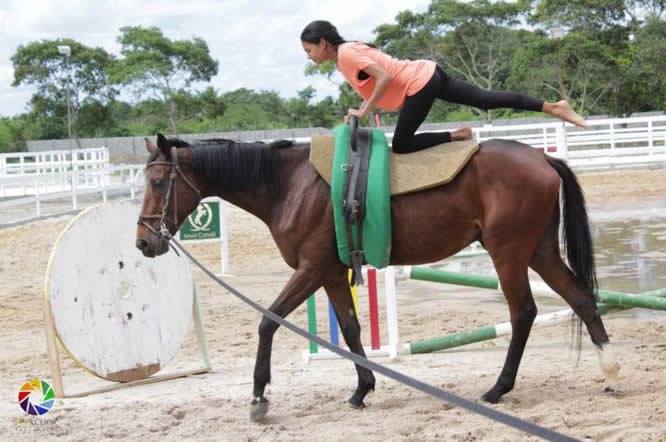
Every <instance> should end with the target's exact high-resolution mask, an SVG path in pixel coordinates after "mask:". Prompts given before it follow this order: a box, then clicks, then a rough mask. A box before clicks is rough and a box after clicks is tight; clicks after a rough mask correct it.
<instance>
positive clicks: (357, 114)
mask: <svg viewBox="0 0 666 442" xmlns="http://www.w3.org/2000/svg"><path fill="white" fill-rule="evenodd" d="M366 115H367V113H366V112H363V111H361V110H360V109H354V108H353V107H350V108H349V110H348V111H347V115H345V124H349V117H356V119H357V120H360V119H361V118H363V117H365V116H366Z"/></svg>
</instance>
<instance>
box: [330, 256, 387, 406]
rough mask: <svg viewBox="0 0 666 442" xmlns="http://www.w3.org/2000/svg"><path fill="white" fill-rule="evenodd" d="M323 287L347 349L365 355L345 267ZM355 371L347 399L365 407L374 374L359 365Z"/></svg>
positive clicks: (372, 385) (373, 386) (373, 383)
mask: <svg viewBox="0 0 666 442" xmlns="http://www.w3.org/2000/svg"><path fill="white" fill-rule="evenodd" d="M324 288H325V289H326V294H327V295H328V299H329V300H330V301H331V304H333V308H334V309H335V315H336V316H337V317H338V323H339V324H340V330H341V331H342V336H343V337H344V338H345V342H346V343H347V346H349V350H351V352H352V353H356V354H357V355H360V356H363V357H365V350H363V344H362V343H361V325H360V324H359V322H358V317H357V316H356V311H355V310H354V300H353V298H352V294H351V289H350V288H349V282H347V269H346V268H345V269H343V270H342V272H340V274H339V275H338V277H336V278H335V279H333V280H327V281H325V282H324ZM356 373H357V374H358V387H357V388H356V392H354V395H353V396H352V397H351V398H350V399H349V403H350V404H352V406H353V407H354V408H365V403H363V399H364V398H365V395H367V394H368V392H369V391H370V390H374V389H375V376H374V375H373V374H372V371H371V370H368V369H367V368H363V367H361V366H360V365H356Z"/></svg>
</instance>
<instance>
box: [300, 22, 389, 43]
mask: <svg viewBox="0 0 666 442" xmlns="http://www.w3.org/2000/svg"><path fill="white" fill-rule="evenodd" d="M322 38H323V39H324V40H326V41H327V42H329V43H330V44H331V45H333V46H334V47H336V48H337V47H338V46H340V45H341V44H342V43H345V42H346V40H345V39H344V38H342V36H340V34H339V33H338V30H337V29H336V28H335V26H333V24H332V23H331V22H329V21H326V20H315V21H313V22H312V23H310V24H309V25H307V26H306V27H305V29H303V32H301V41H306V42H308V43H312V44H315V45H316V44H319V41H320V40H321V39H322ZM365 44H367V45H368V46H370V47H373V48H376V47H377V46H375V45H373V44H372V43H365Z"/></svg>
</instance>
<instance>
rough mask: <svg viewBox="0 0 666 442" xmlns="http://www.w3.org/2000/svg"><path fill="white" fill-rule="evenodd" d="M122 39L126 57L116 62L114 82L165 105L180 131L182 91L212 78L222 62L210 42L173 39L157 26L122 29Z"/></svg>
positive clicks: (120, 38) (166, 110)
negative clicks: (210, 50) (179, 99)
mask: <svg viewBox="0 0 666 442" xmlns="http://www.w3.org/2000/svg"><path fill="white" fill-rule="evenodd" d="M118 42H119V43H120V44H121V51H120V52H121V54H122V55H123V58H122V59H120V60H118V62H116V63H115V64H114V67H113V69H112V70H111V81H112V82H114V83H116V84H119V85H123V86H128V87H130V88H132V89H133V91H134V93H135V95H136V97H137V98H151V99H154V100H159V101H160V102H162V103H163V104H164V109H163V112H165V113H166V114H167V115H168V118H169V122H170V125H171V129H172V130H173V132H174V133H178V125H177V120H178V115H177V106H176V102H177V101H178V99H177V96H178V95H179V94H180V95H182V94H188V93H189V94H191V93H192V92H193V91H192V87H193V85H194V84H195V83H197V82H202V81H210V79H211V78H212V77H213V76H215V75H216V74H217V71H218V66H219V63H218V61H216V60H214V59H213V58H211V56H210V52H209V50H208V45H207V44H206V42H205V41H204V40H203V39H201V38H198V37H193V38H192V40H170V39H168V38H167V37H165V36H164V35H163V34H162V31H161V30H160V29H158V28H156V27H151V28H144V27H141V26H126V27H123V28H120V36H119V37H118Z"/></svg>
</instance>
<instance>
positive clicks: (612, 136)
mask: <svg viewBox="0 0 666 442" xmlns="http://www.w3.org/2000/svg"><path fill="white" fill-rule="evenodd" d="M608 127H609V130H610V148H611V154H612V155H613V156H615V125H614V124H613V121H612V120H611V122H610V123H609V126H608Z"/></svg>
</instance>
